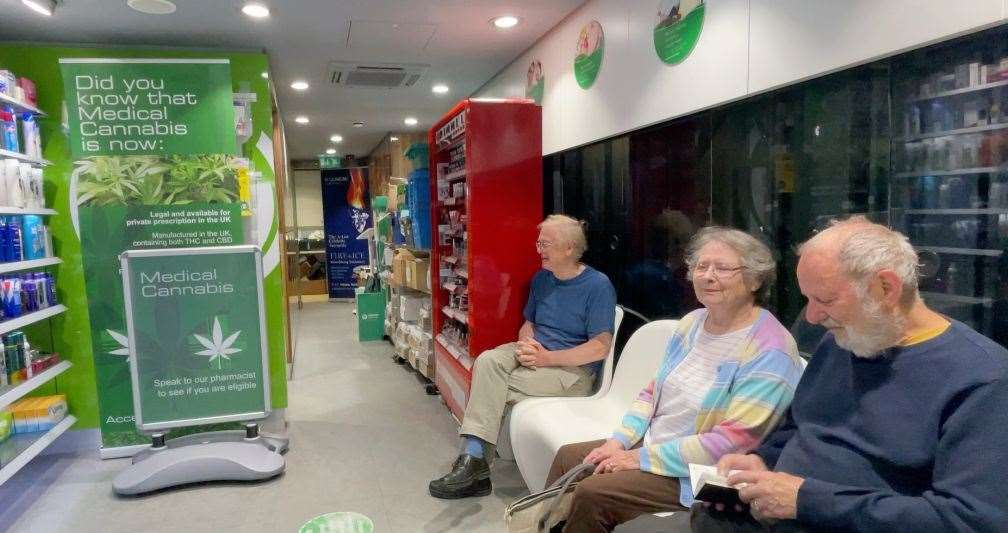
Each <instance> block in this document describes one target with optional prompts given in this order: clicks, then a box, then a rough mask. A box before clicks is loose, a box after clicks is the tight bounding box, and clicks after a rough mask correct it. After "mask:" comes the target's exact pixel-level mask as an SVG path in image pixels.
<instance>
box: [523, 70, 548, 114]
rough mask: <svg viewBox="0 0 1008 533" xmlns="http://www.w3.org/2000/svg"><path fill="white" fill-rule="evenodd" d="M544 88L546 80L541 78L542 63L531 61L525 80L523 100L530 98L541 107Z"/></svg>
mask: <svg viewBox="0 0 1008 533" xmlns="http://www.w3.org/2000/svg"><path fill="white" fill-rule="evenodd" d="M545 87H546V79H545V78H544V77H543V71H542V63H540V62H539V60H538V59H533V60H532V63H530V64H529V68H528V74H527V76H526V79H525V98H531V99H532V100H535V103H537V104H539V105H542V101H543V91H544V90H545Z"/></svg>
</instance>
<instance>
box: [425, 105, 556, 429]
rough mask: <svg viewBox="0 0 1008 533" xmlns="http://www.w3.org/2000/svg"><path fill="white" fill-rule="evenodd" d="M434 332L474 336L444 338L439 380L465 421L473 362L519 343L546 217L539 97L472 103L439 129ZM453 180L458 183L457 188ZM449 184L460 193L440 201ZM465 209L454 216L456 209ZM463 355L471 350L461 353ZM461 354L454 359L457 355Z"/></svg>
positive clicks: (433, 154)
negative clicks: (458, 291) (461, 287)
mask: <svg viewBox="0 0 1008 533" xmlns="http://www.w3.org/2000/svg"><path fill="white" fill-rule="evenodd" d="M428 140H429V144H430V168H431V172H432V174H433V179H431V199H432V202H431V227H432V229H433V231H434V232H438V231H439V229H438V228H439V227H441V228H444V227H445V226H447V229H448V230H449V233H450V235H448V236H445V235H444V234H443V233H442V234H441V235H439V234H437V233H435V234H434V235H433V238H432V239H431V242H433V243H438V245H436V246H434V249H433V250H432V251H431V275H432V276H438V278H437V279H432V281H431V286H432V287H434V288H435V290H434V291H433V292H434V294H433V299H434V302H433V308H434V309H435V310H439V312H437V313H436V316H435V317H434V334H435V336H437V335H438V334H440V333H442V332H443V331H444V330H445V327H446V326H448V327H449V329H451V330H455V331H463V332H467V333H468V336H467V338H466V339H465V341H464V343H463V344H456V343H457V340H456V339H450V340H448V339H445V340H446V342H449V343H451V344H452V346H446V345H445V344H444V343H443V342H442V341H440V340H437V339H435V342H434V353H435V370H434V375H435V378H434V381H435V383H436V384H437V386H438V388H439V389H440V390H441V393H442V397H443V398H444V400H445V403H446V404H447V405H448V407H449V409H451V411H452V413H453V414H454V415H455V416H456V418H458V419H459V420H461V419H462V415H463V412H464V410H465V404H466V402H467V401H468V396H469V388H470V386H471V381H472V380H471V376H472V372H471V368H469V367H471V366H472V360H473V359H475V358H477V357H478V356H479V354H480V353H482V352H483V351H485V350H487V349H490V348H493V347H496V346H499V345H501V344H504V343H507V342H513V341H515V340H517V336H518V328H520V327H521V324H522V321H523V318H522V309H523V308H524V306H525V302H526V300H527V298H528V290H529V283H530V282H531V280H532V276H533V274H535V272H536V271H537V270H539V268H540V261H539V255H538V254H537V253H536V250H535V240H536V237H537V236H538V229H537V228H536V226H538V224H539V222H541V221H542V218H543V211H542V206H543V190H542V186H543V184H542V110H541V108H540V107H539V106H537V105H535V103H533V102H532V101H530V100H478V99H471V100H463V101H461V102H459V103H458V104H457V105H456V106H455V107H454V108H453V109H452V110H451V111H449V112H448V113H447V114H446V115H445V116H444V117H443V118H442V119H441V120H440V121H438V122H437V123H436V124H435V125H434V127H433V128H431V130H430V133H429V139H428ZM449 181H450V184H449V183H448V182H449ZM439 185H440V187H441V189H442V190H443V189H444V188H445V187H446V186H447V187H448V190H450V191H452V192H454V193H462V194H449V195H448V196H449V198H448V199H445V198H443V196H444V195H441V196H439V195H438V188H439ZM453 212H454V213H455V214H454V215H453V214H452V213H453ZM441 275H446V276H448V277H449V278H451V277H458V278H462V279H464V280H465V283H464V284H465V286H466V288H467V289H466V296H467V298H466V299H460V298H459V297H458V295H456V298H455V299H454V302H455V303H456V304H457V303H458V302H459V301H463V302H465V305H466V309H465V310H464V311H463V310H461V309H453V308H452V307H451V304H452V302H453V300H452V298H451V293H452V291H450V290H449V289H448V288H445V285H448V286H449V287H451V286H454V285H458V284H453V283H451V280H450V279H447V280H445V279H441ZM460 350H464V351H465V352H466V353H462V354H460V353H459V352H460ZM453 352H454V353H453Z"/></svg>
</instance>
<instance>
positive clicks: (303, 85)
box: [291, 80, 308, 91]
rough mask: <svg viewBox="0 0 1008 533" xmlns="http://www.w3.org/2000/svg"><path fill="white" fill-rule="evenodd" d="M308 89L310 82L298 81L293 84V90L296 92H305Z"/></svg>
mask: <svg viewBox="0 0 1008 533" xmlns="http://www.w3.org/2000/svg"><path fill="white" fill-rule="evenodd" d="M307 88H308V82H306V81H304V80H297V81H295V82H294V83H292V84H291V89H294V90H295V91H303V90H305V89H307Z"/></svg>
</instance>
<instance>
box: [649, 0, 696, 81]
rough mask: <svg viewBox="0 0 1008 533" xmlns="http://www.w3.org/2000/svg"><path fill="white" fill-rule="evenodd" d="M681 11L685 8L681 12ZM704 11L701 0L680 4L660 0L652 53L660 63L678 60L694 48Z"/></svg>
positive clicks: (669, 0) (674, 1) (671, 0)
mask: <svg viewBox="0 0 1008 533" xmlns="http://www.w3.org/2000/svg"><path fill="white" fill-rule="evenodd" d="M685 4H690V5H685ZM684 10H688V11H685V13H684V12H683V11H684ZM705 10H706V7H705V6H704V3H703V0H700V1H699V2H697V0H693V1H692V2H682V3H680V2H679V1H678V0H662V5H660V6H659V9H658V13H659V14H658V23H657V24H656V25H655V29H654V46H655V52H657V53H658V58H659V59H661V60H662V62H664V63H666V64H669V65H675V64H678V63H681V62H682V61H683V60H685V59H686V58H687V57H688V56H689V55H690V52H692V51H693V49H694V48H696V45H697V42H698V41H699V40H700V31H701V30H703V22H704V11H705Z"/></svg>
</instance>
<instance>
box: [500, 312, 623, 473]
mask: <svg viewBox="0 0 1008 533" xmlns="http://www.w3.org/2000/svg"><path fill="white" fill-rule="evenodd" d="M623 314H624V313H623V308H622V307H620V306H618V305H617V306H616V318H615V320H614V321H613V341H612V343H611V344H610V345H609V355H607V356H606V358H605V359H604V361H605V362H604V363H602V374H601V375H600V377H601V378H602V379H600V380H596V383H595V387H596V389H595V392H594V393H593V394H592V395H591V396H589V398H596V397H598V396H600V395H602V394H605V393H606V392H608V391H609V385H610V384H612V375H613V363H614V362H615V359H616V334H617V333H619V328H620V324H621V323H622V322H623ZM522 401H525V402H527V401H529V400H522ZM518 403H520V402H518ZM515 405H517V403H516V404H515ZM513 410H514V408H513V407H508V408H506V409H505V410H504V420H503V421H502V422H501V428H500V433H499V434H498V435H497V455H498V456H499V457H500V458H501V459H504V460H505V461H514V460H515V458H514V451H513V450H512V446H511V427H510V426H511V412H512V411H513Z"/></svg>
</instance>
